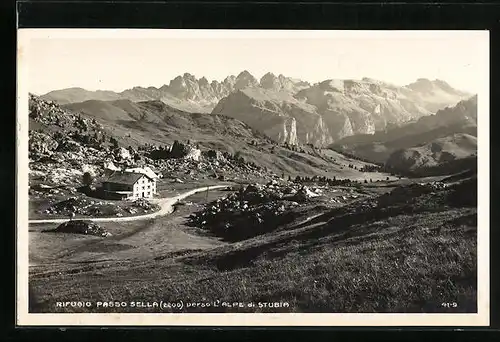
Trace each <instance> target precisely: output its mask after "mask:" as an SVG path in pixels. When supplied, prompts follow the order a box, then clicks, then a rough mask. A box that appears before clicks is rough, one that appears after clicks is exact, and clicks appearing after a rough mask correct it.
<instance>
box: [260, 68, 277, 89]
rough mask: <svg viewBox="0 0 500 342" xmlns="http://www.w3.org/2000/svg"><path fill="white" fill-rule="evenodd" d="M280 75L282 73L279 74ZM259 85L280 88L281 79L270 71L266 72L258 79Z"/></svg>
mask: <svg viewBox="0 0 500 342" xmlns="http://www.w3.org/2000/svg"><path fill="white" fill-rule="evenodd" d="M280 76H282V75H280ZM260 86H261V87H262V88H264V89H274V90H280V89H281V80H280V79H279V78H278V77H276V75H274V74H273V73H271V72H268V73H266V74H265V75H264V76H262V77H261V79H260Z"/></svg>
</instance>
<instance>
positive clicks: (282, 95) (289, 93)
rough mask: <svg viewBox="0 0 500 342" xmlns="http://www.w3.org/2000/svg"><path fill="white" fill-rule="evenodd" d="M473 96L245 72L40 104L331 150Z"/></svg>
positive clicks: (70, 93)
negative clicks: (204, 123)
mask: <svg viewBox="0 0 500 342" xmlns="http://www.w3.org/2000/svg"><path fill="white" fill-rule="evenodd" d="M470 96H471V94H467V93H464V92H462V91H459V90H456V89H454V88H452V87H451V86H450V85H449V84H447V83H446V82H444V81H441V80H434V81H430V80H427V79H418V80H417V81H416V82H414V83H411V84H409V85H408V86H403V87H400V86H395V85H391V84H388V83H385V82H381V81H377V80H373V79H369V78H363V79H362V80H338V79H328V80H325V81H323V82H319V83H316V84H312V85H311V84H310V83H308V82H306V81H302V80H299V79H293V78H290V77H286V76H284V75H278V76H276V75H274V74H272V73H270V72H268V73H266V74H265V75H264V76H262V77H261V79H260V80H258V79H257V78H255V77H254V76H253V75H252V74H250V73H249V72H248V71H246V70H245V71H242V72H241V73H240V74H238V75H237V76H234V75H231V76H228V77H226V78H225V79H224V80H223V81H222V82H218V81H212V82H209V81H208V80H207V79H206V78H205V77H202V78H200V79H197V78H196V77H195V76H193V75H191V74H189V73H184V74H183V75H182V76H177V77H176V78H174V79H173V80H171V81H170V82H169V84H168V85H166V84H165V85H164V86H162V87H160V88H155V87H148V88H144V87H134V88H132V89H127V90H125V91H123V92H121V93H116V92H111V91H95V92H90V91H87V90H84V89H81V88H69V89H63V90H57V91H52V92H50V93H47V94H45V95H43V96H41V98H43V99H46V100H52V101H56V102H58V103H60V104H69V103H77V102H84V101H88V100H100V101H116V100H123V99H128V100H130V101H133V102H140V101H156V100H159V101H162V102H164V103H166V104H168V105H169V106H171V107H173V108H176V109H179V110H183V111H187V112H197V113H212V114H220V115H224V116H229V117H232V118H235V119H238V120H241V121H242V122H245V123H247V124H248V125H250V126H251V127H253V128H254V129H256V130H258V131H261V132H264V133H265V134H267V135H268V136H269V137H271V138H272V139H275V140H277V141H279V142H287V143H290V144H299V143H311V144H314V145H321V146H326V145H328V144H331V143H333V142H335V141H338V140H339V139H342V138H344V137H347V136H351V135H356V134H373V133H375V132H376V131H380V130H384V129H386V128H387V127H390V126H392V125H396V126H398V125H402V124H405V123H407V122H410V121H412V120H417V119H419V118H421V117H425V116H429V115H431V114H433V113H434V112H436V111H437V110H438V109H441V108H444V107H446V106H448V105H453V104H456V103H457V102H459V101H460V100H463V99H465V98H468V97H470Z"/></svg>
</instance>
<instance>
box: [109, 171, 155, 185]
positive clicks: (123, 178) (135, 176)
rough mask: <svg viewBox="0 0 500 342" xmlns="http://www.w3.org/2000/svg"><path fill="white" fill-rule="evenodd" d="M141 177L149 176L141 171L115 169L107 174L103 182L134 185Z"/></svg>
mask: <svg viewBox="0 0 500 342" xmlns="http://www.w3.org/2000/svg"><path fill="white" fill-rule="evenodd" d="M142 177H147V178H150V177H148V176H146V175H145V174H142V173H136V172H119V171H117V172H114V173H113V174H112V175H111V176H109V177H108V179H106V180H105V181H104V182H105V183H119V184H129V185H134V184H135V183H136V182H137V181H138V180H139V179H141V178H142Z"/></svg>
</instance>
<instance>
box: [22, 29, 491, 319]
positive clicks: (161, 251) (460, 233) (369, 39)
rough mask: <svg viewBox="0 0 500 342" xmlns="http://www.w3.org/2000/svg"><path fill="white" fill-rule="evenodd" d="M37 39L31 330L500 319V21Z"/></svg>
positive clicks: (29, 172) (29, 168)
mask: <svg viewBox="0 0 500 342" xmlns="http://www.w3.org/2000/svg"><path fill="white" fill-rule="evenodd" d="M18 36H19V40H18V112H17V127H18V144H17V149H18V151H17V153H18V166H17V178H18V188H17V191H18V193H17V201H18V203H17V205H18V213H17V227H16V229H17V243H18V245H17V253H18V254H17V274H18V281H17V292H18V293H17V306H18V307H17V310H18V323H19V324H23V323H24V324H30V325H46V324H47V325H51V324H64V325H78V324H94V325H100V324H104V325H116V324H122V323H126V324H149V325H364V326H366V325H406V326H410V325H419V326H424V325H447V326H453V325H476V326H477V325H487V324H488V319H489V312H488V310H489V198H488V191H489V164H488V158H489V156H488V154H489V36H488V31H306V30H304V31H293V30H290V31H280V30H273V31H257V30H234V31H231V30H164V29H162V30H131V29H114V30H110V29H99V30H98V29H71V30H65V29H58V30H55V29H20V30H19V31H18ZM125 314H126V315H125ZM382 314H391V315H390V318H388V316H387V315H382Z"/></svg>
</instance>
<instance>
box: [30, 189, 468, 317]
mask: <svg viewBox="0 0 500 342" xmlns="http://www.w3.org/2000/svg"><path fill="white" fill-rule="evenodd" d="M445 195H446V196H444V195H443V194H441V193H438V194H435V193H432V194H429V195H425V196H421V197H418V198H420V200H416V201H413V203H410V204H404V205H403V204H401V203H396V204H394V205H393V207H391V208H389V209H388V208H387V206H384V207H379V208H377V207H369V206H368V207H366V208H365V209H363V210H364V211H363V210H361V211H359V210H358V211H354V209H356V208H353V211H349V210H350V209H342V210H343V212H344V213H343V214H342V213H341V211H332V212H328V213H326V214H325V215H324V217H318V218H317V219H315V220H313V221H311V222H309V223H307V224H303V225H299V226H297V227H295V228H294V227H288V229H283V230H281V231H279V232H274V233H270V234H266V235H262V236H258V237H255V238H253V239H249V240H245V241H241V242H237V243H232V244H228V245H224V246H222V247H216V248H213V249H209V250H206V251H192V252H189V251H186V252H185V253H177V254H175V253H171V254H167V255H162V256H157V257H155V258H154V259H153V260H149V261H144V262H119V263H102V264H95V265H87V266H85V267H84V268H82V269H79V270H75V271H72V272H63V273H61V274H57V273H52V274H51V275H46V276H33V277H32V279H31V282H30V289H31V291H32V293H31V294H32V296H31V303H30V310H31V311H32V312H345V313H349V312H352V313H363V312H366V313H370V312H393V313H398V312H399V313H403V312H408V313H409V312H476V310H477V309H476V301H477V275H476V274H477V273H476V272H477V270H476V264H477V244H476V239H477V210H476V207H475V205H472V203H469V202H460V203H451V204H450V203H447V202H446V201H447V198H448V199H449V198H450V195H456V193H453V192H451V193H446V194H445ZM452 197H453V196H452ZM443 201H444V202H443ZM365 204H366V203H365ZM360 205H361V204H360ZM358 209H359V208H358ZM217 300H219V301H220V302H216V301H217ZM57 301H68V302H70V301H89V302H90V303H91V307H87V308H78V307H71V306H67V307H56V302H57ZM97 301H104V302H113V301H119V302H123V303H124V305H123V306H122V307H102V306H101V307H97V306H96V305H97ZM137 301H139V302H142V306H146V305H147V302H149V303H153V302H155V301H156V302H160V301H163V302H164V303H167V302H169V303H180V302H181V301H182V303H183V307H182V308H177V307H174V306H170V307H169V306H166V307H163V308H162V309H159V308H157V307H149V308H148V307H140V308H138V307H137V305H135V307H132V305H131V302H137ZM222 302H227V304H225V305H222V304H221V303H222ZM235 302H241V303H242V307H240V306H238V305H236V306H235V305H233V304H232V303H235ZM259 302H260V303H261V304H260V305H259ZM187 303H199V304H198V305H197V306H191V307H187ZM202 303H203V305H202ZM249 303H253V306H248V304H249ZM265 303H281V304H280V305H278V306H279V307H273V308H268V307H267V308H266V307H264V306H265V305H266V306H269V305H268V304H265ZM284 303H286V304H284ZM442 303H456V307H454V306H452V307H444V306H442ZM264 304H265V305H264ZM214 305H218V307H214Z"/></svg>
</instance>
